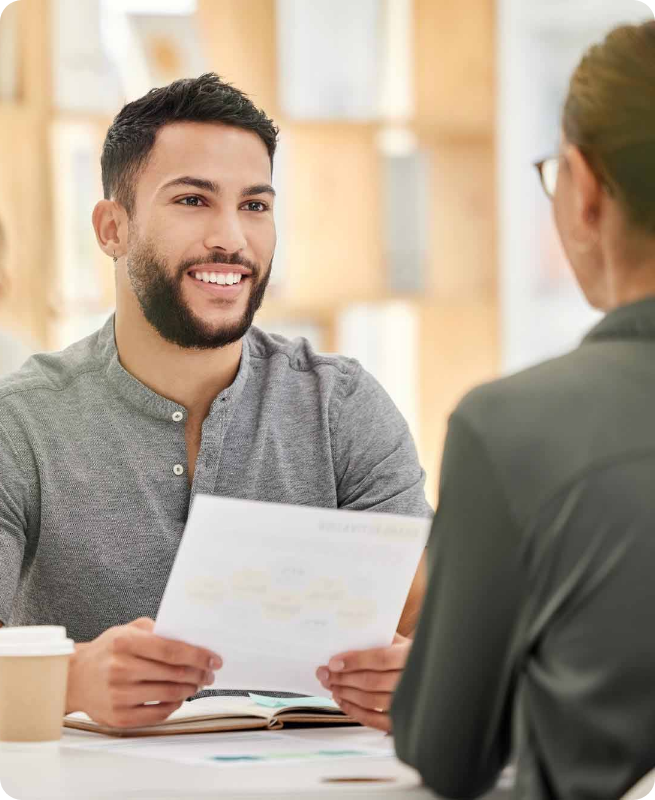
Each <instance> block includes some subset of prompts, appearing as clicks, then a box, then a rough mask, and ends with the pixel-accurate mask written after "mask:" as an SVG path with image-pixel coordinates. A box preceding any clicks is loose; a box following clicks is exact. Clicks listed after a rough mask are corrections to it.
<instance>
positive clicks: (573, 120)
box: [563, 21, 655, 236]
mask: <svg viewBox="0 0 655 800" xmlns="http://www.w3.org/2000/svg"><path fill="white" fill-rule="evenodd" d="M563 130H564V135H565V137H566V139H567V141H568V142H569V143H570V144H573V145H576V146H577V147H578V148H579V149H580V151H581V153H582V154H583V155H584V156H585V158H586V159H587V161H588V163H589V165H590V167H591V168H592V169H593V170H594V171H595V172H596V174H597V175H598V177H599V178H600V179H601V180H602V181H603V182H604V183H605V184H606V186H607V187H608V189H609V191H610V192H611V193H612V194H613V195H615V196H616V198H617V200H618V201H619V202H620V203H621V205H622V206H623V209H624V212H625V215H626V221H628V222H629V223H632V224H633V225H634V226H635V227H636V228H638V229H640V230H642V231H644V232H646V233H649V234H652V235H654V236H655V21H650V22H646V23H644V24H642V25H625V26H621V27H619V28H616V29H614V30H613V31H611V32H610V34H609V35H608V36H607V37H606V38H605V40H604V41H603V42H602V43H600V44H597V45H594V46H593V47H591V48H590V49H589V50H588V51H587V53H586V54H585V56H584V57H583V59H582V61H581V62H580V64H579V66H578V67H577V69H576V71H575V72H574V74H573V77H572V78H571V82H570V86H569V94H568V98H567V100H566V104H565V107H564V114H563Z"/></svg>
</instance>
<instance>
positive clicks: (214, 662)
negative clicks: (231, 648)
mask: <svg viewBox="0 0 655 800" xmlns="http://www.w3.org/2000/svg"><path fill="white" fill-rule="evenodd" d="M222 666H223V659H222V658H221V657H220V656H214V657H213V658H212V659H211V661H210V662H209V668H210V669H220V668H221V667H222Z"/></svg>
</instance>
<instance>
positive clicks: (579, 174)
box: [564, 144, 603, 240]
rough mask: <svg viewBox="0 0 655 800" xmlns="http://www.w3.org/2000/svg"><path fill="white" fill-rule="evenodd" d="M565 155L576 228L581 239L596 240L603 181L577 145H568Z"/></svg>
mask: <svg viewBox="0 0 655 800" xmlns="http://www.w3.org/2000/svg"><path fill="white" fill-rule="evenodd" d="M564 156H565V158H566V162H567V164H568V167H569V170H570V173H571V190H572V192H573V203H574V208H575V215H576V218H575V228H576V230H577V231H578V232H579V235H580V239H581V240H582V239H585V240H590V239H591V240H594V239H595V238H596V236H597V230H598V223H599V220H600V216H601V211H602V200H603V186H602V183H601V181H600V179H599V178H598V177H597V176H596V174H595V173H594V171H593V170H592V169H591V167H590V166H589V162H588V161H587V159H586V158H585V157H584V155H583V154H582V153H581V152H580V150H579V148H577V147H576V146H575V145H571V144H569V145H567V146H566V148H565V152H564Z"/></svg>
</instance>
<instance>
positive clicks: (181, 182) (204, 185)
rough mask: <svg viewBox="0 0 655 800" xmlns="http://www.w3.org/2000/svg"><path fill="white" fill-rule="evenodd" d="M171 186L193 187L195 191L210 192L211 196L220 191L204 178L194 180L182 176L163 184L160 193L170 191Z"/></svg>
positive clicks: (188, 176)
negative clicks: (165, 190)
mask: <svg viewBox="0 0 655 800" xmlns="http://www.w3.org/2000/svg"><path fill="white" fill-rule="evenodd" d="M173 186H193V187H194V188H195V189H201V190H202V191H203V192H211V193H212V194H220V193H221V189H220V187H219V185H218V184H217V183H214V181H208V180H206V179H205V178H194V177H192V176H191V175H183V176H182V177H180V178H173V180H172V181H168V183H165V184H164V185H163V186H162V187H161V189H160V190H159V191H160V192H163V191H164V189H170V188H172V187H173Z"/></svg>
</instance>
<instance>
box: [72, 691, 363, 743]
mask: <svg viewBox="0 0 655 800" xmlns="http://www.w3.org/2000/svg"><path fill="white" fill-rule="evenodd" d="M289 723H291V724H302V725H335V724H338V725H348V724H350V725H356V724H358V723H356V722H355V720H354V719H352V718H351V717H348V716H346V715H345V714H344V713H343V712H342V711H341V710H340V709H339V708H338V706H337V705H336V703H334V702H333V701H331V700H328V699H326V698H322V697H307V698H302V697H301V698H291V699H279V698H273V697H260V696H259V695H252V694H251V695H250V698H248V697H220V696H219V697H204V698H201V699H199V700H192V701H190V702H187V703H184V704H183V705H182V707H181V708H178V710H177V711H174V712H173V713H172V714H171V715H170V717H168V719H166V720H165V721H164V722H159V723H157V724H156V725H148V726H146V727H143V728H110V727H109V726H107V725H99V724H98V723H97V722H94V721H93V720H92V719H90V717H88V716H87V715H86V714H84V713H82V712H78V713H75V714H68V716H66V717H64V725H65V726H66V727H67V728H79V729H81V730H84V731H94V732H95V733H104V734H106V735H107V736H166V735H171V734H179V733H214V732H217V731H240V730H255V729H257V728H262V729H266V730H277V729H279V728H282V727H284V725H286V724H289Z"/></svg>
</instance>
